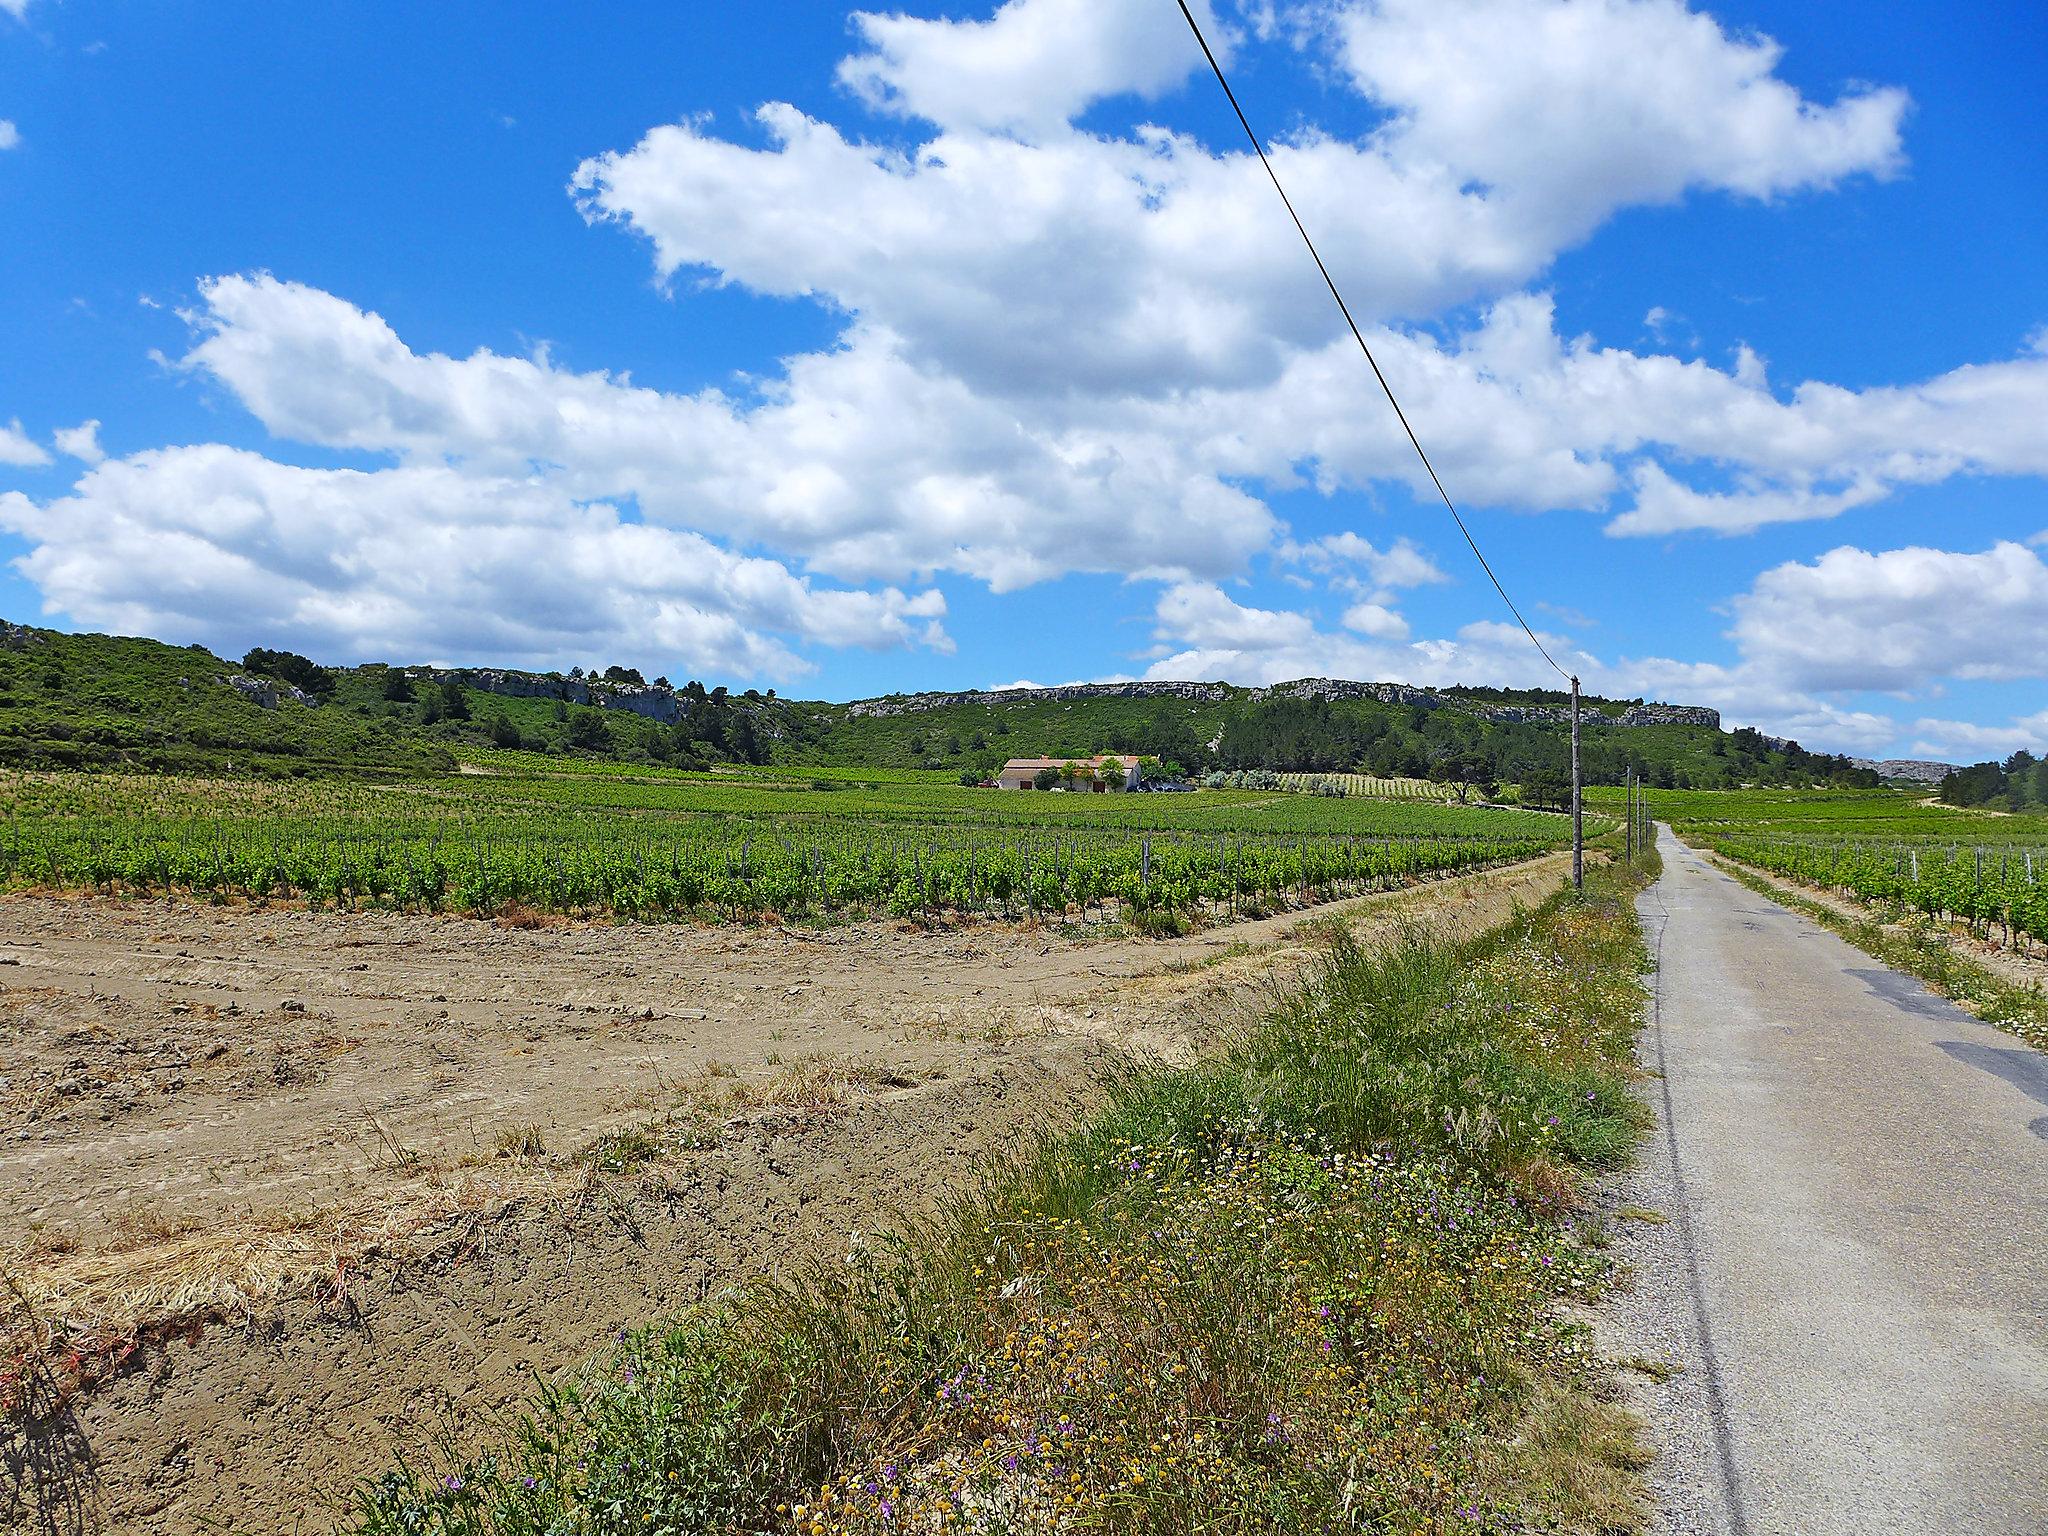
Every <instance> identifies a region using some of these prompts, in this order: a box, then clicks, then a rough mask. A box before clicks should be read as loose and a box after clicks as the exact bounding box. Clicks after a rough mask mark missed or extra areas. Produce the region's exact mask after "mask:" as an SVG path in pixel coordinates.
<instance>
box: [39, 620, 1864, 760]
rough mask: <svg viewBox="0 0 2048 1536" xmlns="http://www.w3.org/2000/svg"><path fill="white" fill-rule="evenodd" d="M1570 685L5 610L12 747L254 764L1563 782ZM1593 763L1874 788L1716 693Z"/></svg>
mask: <svg viewBox="0 0 2048 1536" xmlns="http://www.w3.org/2000/svg"><path fill="white" fill-rule="evenodd" d="M1568 718H1569V700H1568V699H1567V698H1566V696H1565V695H1563V694H1560V693H1555V692H1546V691H1542V690H1513V689H1475V688H1450V689H1442V690H1433V689H1425V688H1416V687H1412V686H1409V685H1407V684H1401V683H1376V682H1353V681H1348V680H1345V679H1337V678H1304V679H1300V680H1297V681H1294V682H1288V683H1280V684H1276V685H1274V686H1272V687H1269V688H1246V687H1238V686H1235V685H1232V684H1228V683H1216V682H1131V683H1094V684H1073V685H1068V686H1064V687H1054V688H1018V689H1005V690H1001V691H997V692H974V691H966V692H948V693H925V694H897V695H890V696H888V697H884V698H874V699H857V700H853V701H851V702H848V703H828V702H823V701H816V700H789V699H781V698H778V697H777V696H776V693H775V691H774V690H773V689H770V690H768V691H767V692H765V693H763V692H759V691H757V690H754V689H748V690H746V691H745V692H743V693H737V694H735V693H730V692H728V691H727V690H726V689H724V688H711V689H707V688H705V687H704V686H703V685H702V684H700V683H696V682H690V683H685V684H683V685H682V686H680V687H678V686H675V685H673V684H671V683H670V682H669V680H668V679H667V678H655V679H654V680H652V681H649V680H647V679H645V678H643V677H642V676H641V674H640V673H638V672H636V671H633V670H632V669H630V668H623V667H610V668H607V669H606V670H605V671H604V672H603V673H602V674H598V673H591V674H586V673H584V672H582V671H581V670H580V669H575V670H572V671H570V672H569V673H567V674H562V673H534V672H523V671H517V670H513V669H507V668H458V669H442V668H432V667H418V666H388V665H382V664H371V665H365V666H356V667H332V668H330V667H323V666H321V665H319V664H318V663H316V662H314V661H312V660H311V659H309V658H307V657H303V656H298V655H295V654H293V653H291V652H289V651H276V650H267V649H266V650H255V651H251V652H250V653H249V654H248V655H247V656H246V657H244V658H243V660H242V662H241V663H240V664H237V663H234V662H230V661H226V660H223V659H222V658H220V657H217V656H214V655H212V654H211V653H210V652H208V651H206V650H204V649H202V648H199V647H178V646H170V645H165V644H162V643H161V642H158V641H154V640H145V639H124V638H116V637H112V636H106V635H72V634H65V633H62V632H60V631H55V630H47V629H36V628H32V627H29V626H25V625H18V624H9V623H6V622H5V621H0V762H5V763H10V764H14V765H18V766H41V767H58V768H99V767H117V766H132V767H139V768H146V769H158V770H184V771H204V772H227V773H251V774H260V775H267V776H279V775H298V774H319V773H347V774H359V775H360V774H371V775H392V774H432V773H444V772H449V771H451V770H452V769H453V768H454V765H455V758H454V753H455V751H456V749H458V748H462V747H466V746H467V747H476V746H484V745H490V746H498V747H507V748H521V749H524V750H527V751H532V752H541V753H551V754H565V755H580V756H586V757H597V758H607V759H613V760H617V761H620V762H624V763H661V764H668V765H672V766H679V767H696V768H701V767H706V766H710V765H714V764H717V763H722V762H741V763H781V764H788V765H791V766H816V767H820V768H823V767H850V766H859V767H871V768H877V769H880V768H916V769H927V770H942V771H945V772H948V773H957V774H962V775H973V776H982V775H985V774H988V773H990V772H991V771H992V770H993V769H994V768H995V767H996V766H998V765H999V764H1001V763H1002V762H1003V761H1004V760H1005V759H1006V758H1009V757H1023V756H1037V755H1045V756H1055V757H1059V756H1069V755H1075V756H1078V755H1080V754H1083V753H1089V752H1101V751H1121V752H1137V753H1143V754H1147V755H1150V756H1154V757H1157V758H1159V759H1161V760H1162V761H1163V762H1165V763H1167V764H1168V765H1170V766H1171V767H1172V768H1174V769H1176V770H1178V771H1180V772H1184V773H1190V774H1192V773H1200V772H1205V771H1210V770H1215V769H1253V768H1264V769H1271V770H1274V771H1279V772H1301V773H1347V772H1357V773H1365V774H1372V775H1376V776H1379V777H1385V778H1402V777H1428V778H1435V779H1439V780H1456V781H1462V782H1468V783H1476V784H1485V783H1489V782H1510V783H1516V784H1521V785H1524V786H1527V787H1529V788H1530V789H1531V790H1533V791H1534V792H1535V793H1534V795H1533V796H1532V798H1535V799H1538V800H1551V799H1555V798H1556V797H1557V795H1558V793H1559V792H1560V791H1561V787H1562V785H1563V784H1564V782H1565V781H1566V779H1567V778H1568V774H1569V744H1568V740H1569V733H1568V730H1567V726H1566V722H1567V720H1568ZM1584 724H1585V727H1586V728H1585V730H1584V731H1583V732H1582V736H1583V750H1582V760H1583V764H1584V768H1585V774H1586V778H1587V781H1588V782H1590V783H1595V784H1607V783H1619V782H1620V781H1621V779H1622V776H1623V775H1624V773H1625V772H1627V771H1630V770H1633V771H1634V772H1636V773H1638V774H1640V775H1641V776H1642V777H1643V778H1645V779H1646V780H1647V781H1648V782H1650V783H1651V784H1653V785H1657V786H1660V787H1671V788H1699V789H1713V788H1722V787H1730V786H1734V785H1739V784H1744V783H1761V784H1810V783H1834V784H1857V785H1871V786H1874V785H1875V784H1876V783H1877V775H1876V774H1875V773H1873V772H1870V771H1869V770H1865V769H1859V768H1857V767H1856V766H1854V765H1852V764H1851V763H1850V761H1849V760H1848V759H1846V758H1841V757H1832V756H1826V755H1820V754H1814V753H1809V752H1807V751H1805V750H1804V749H1803V748H1801V747H1800V746H1799V744H1798V743H1796V742H1786V741H1780V740H1777V739H1775V738H1771V737H1766V736H1762V735H1760V734H1759V733H1758V732H1756V731H1753V730H1747V729H1742V730H1736V731H1733V732H1729V731H1723V730H1722V729H1721V725H1720V717H1719V715H1717V714H1716V713H1715V712H1714V711H1713V710H1710V709H1701V708H1695V707H1688V706H1683V705H1673V704H1659V703H1651V702H1646V701H1644V700H1642V699H1601V698H1589V699H1587V700H1586V701H1585V712H1584Z"/></svg>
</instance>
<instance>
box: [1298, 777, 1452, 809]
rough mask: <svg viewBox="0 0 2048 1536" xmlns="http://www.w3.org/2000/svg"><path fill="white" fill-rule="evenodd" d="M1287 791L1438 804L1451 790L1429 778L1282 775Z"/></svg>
mask: <svg viewBox="0 0 2048 1536" xmlns="http://www.w3.org/2000/svg"><path fill="white" fill-rule="evenodd" d="M1280 780H1281V782H1282V783H1284V784H1285V785H1286V786H1287V787H1288V788H1289V789H1293V790H1301V791H1305V792H1307V793H1309V794H1317V793H1321V794H1336V795H1357V796H1360V797H1362V798H1365V799H1370V800H1434V801H1436V802H1437V803H1439V804H1441V803H1443V802H1444V801H1446V800H1449V799H1450V798H1452V791H1451V790H1449V789H1447V788H1445V787H1444V786H1443V785H1441V784H1438V783H1436V782H1435V781H1434V780H1431V779H1385V778H1380V777H1379V776H1378V775H1376V774H1370V773H1283V774H1281V775H1280Z"/></svg>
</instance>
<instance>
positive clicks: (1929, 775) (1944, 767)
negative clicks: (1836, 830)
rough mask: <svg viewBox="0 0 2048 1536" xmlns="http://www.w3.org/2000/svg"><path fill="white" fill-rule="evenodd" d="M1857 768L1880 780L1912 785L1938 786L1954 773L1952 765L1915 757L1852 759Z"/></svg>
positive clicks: (1954, 766)
mask: <svg viewBox="0 0 2048 1536" xmlns="http://www.w3.org/2000/svg"><path fill="white" fill-rule="evenodd" d="M1849 761H1850V762H1851V763H1853V764H1855V765H1856V766H1857V767H1858V768H1868V769H1870V770H1871V771H1872V772H1873V773H1875V774H1876V775H1877V776H1878V777H1879V778H1881V779H1905V780H1908V781H1909V782H1911V783H1914V784H1939V783H1940V782H1941V781H1942V780H1943V779H1945V778H1947V777H1948V776H1949V775H1950V774H1952V773H1954V772H1955V771H1956V765H1955V764H1954V763H1932V762H1928V761H1927V760H1926V759H1924V758H1916V757H1885V758H1870V757H1852V758H1850V759H1849Z"/></svg>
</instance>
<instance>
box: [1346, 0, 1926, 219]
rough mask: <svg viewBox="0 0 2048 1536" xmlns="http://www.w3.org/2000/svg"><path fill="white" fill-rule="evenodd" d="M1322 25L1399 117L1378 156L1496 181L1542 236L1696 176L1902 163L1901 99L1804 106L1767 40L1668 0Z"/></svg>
mask: <svg viewBox="0 0 2048 1536" xmlns="http://www.w3.org/2000/svg"><path fill="white" fill-rule="evenodd" d="M1335 27H1336V31H1337V35H1338V37H1339V39H1340V43H1341V58H1342V60H1343V63H1344V66H1345V67H1346V68H1347V69H1348V70H1349V71H1350V73H1351V76H1352V78H1353V79H1354V80H1355V81H1356V82H1357V84H1358V86H1359V89H1360V90H1361V91H1363V92H1364V93H1365V94H1366V95H1367V96H1369V97H1370V98H1372V99H1373V100H1374V101H1376V102H1379V103H1381V104H1383V105H1385V106H1387V107H1389V108H1391V109H1393V110H1394V112H1395V113H1396V114H1397V115H1396V117H1395V120H1394V122H1393V123H1392V124H1391V125H1390V126H1389V127H1387V128H1386V129H1384V130H1382V137H1383V139H1384V140H1385V141H1386V144H1387V147H1388V152H1389V154H1390V155H1392V156H1394V157H1395V158H1398V159H1401V160H1404V161H1409V162H1414V163H1424V164H1440V165H1442V166H1444V167H1446V168H1447V169H1449V170H1450V171H1452V172H1454V173H1455V174H1456V175H1457V176H1458V177H1459V178H1460V179H1461V180H1464V181H1471V182H1479V183H1482V184H1484V185H1485V186H1488V187H1490V188H1495V189H1498V192H1499V193H1500V195H1501V196H1502V197H1504V198H1505V199H1507V200H1510V201H1512V202H1514V203H1516V204H1517V205H1520V206H1522V207H1525V208H1526V209H1527V211H1528V214H1529V216H1530V217H1531V218H1533V219H1535V220H1538V221H1540V222H1541V223H1542V224H1544V225H1545V226H1547V227H1549V228H1550V229H1552V230H1553V231H1554V233H1553V235H1552V239H1553V240H1558V241H1562V240H1565V239H1569V238H1570V237H1571V236H1572V235H1573V234H1574V233H1577V232H1580V231H1582V230H1583V229H1584V228H1585V227H1587V226H1588V225H1589V224H1590V223H1591V222H1593V221H1596V220H1598V219H1600V218H1602V217H1604V216H1605V214H1606V213H1607V212H1608V211H1609V210H1611V209H1613V208H1616V207H1622V206H1627V205H1631V204H1643V203H1662V202H1669V201H1671V200H1672V199H1674V198H1676V197H1678V196H1679V195H1680V194H1681V193H1684V192H1686V191H1688V190H1690V189H1692V188H1696V187H1703V188H1718V189H1723V190H1726V191H1729V192H1734V193H1739V194H1741V195H1744V196H1748V197H1759V198H1761V197H1772V196H1776V195H1778V194H1781V193H1786V192H1792V191H1798V190H1802V189H1807V188H1813V187H1826V186H1831V185H1833V184H1834V183H1836V182H1838V181H1840V180H1841V179H1842V178H1843V177H1845V176H1850V175H1855V174H1859V173H1869V174H1875V175H1889V174H1891V173H1893V172H1895V171H1896V170H1897V169H1898V168H1899V166H1900V164H1901V154H1902V151H1901V145H1900V137H1899V127H1900V121H1901V119H1902V117H1903V116H1904V114H1905V110H1906V106H1907V100H1906V96H1905V94H1904V92H1902V91H1898V90H1894V89H1860V90H1854V91H1851V92H1850V93H1849V94H1847V95H1845V96H1844V97H1843V98H1842V99H1841V100H1839V101H1837V102H1835V103H1834V104H1832V105H1821V104H1819V103H1816V102H1812V101H1808V100H1806V99H1805V98H1804V97H1802V96H1801V95H1800V93H1799V92H1798V90H1796V89H1795V88H1794V87H1793V86H1791V85H1790V84H1788V83H1787V82H1785V81H1784V80H1781V79H1779V78H1778V77H1777V74H1776V71H1777V67H1778V64H1779V61H1780V59H1781V57H1782V55H1783V50H1782V49H1781V48H1780V47H1778V45H1777V44H1775V43H1773V42H1770V41H1769V40H1767V39H1761V38H1733V37H1730V36H1729V35H1728V34H1727V33H1726V32H1725V31H1723V30H1722V28H1721V26H1720V24H1719V23H1718V22H1716V21H1715V20H1714V19H1713V18H1712V17H1711V16H1706V15H1702V14H1700V13H1698V12H1695V11H1693V10H1691V9H1689V8H1688V7H1687V6H1686V5H1684V4H1683V3H1681V0H1465V3H1462V4H1459V5H1456V6H1444V5H1441V4H1437V3H1434V0H1363V3H1355V4H1349V5H1342V6H1340V7H1339V8H1338V11H1337V14H1336V20H1335ZM1538 124H1540V125H1541V126H1540V128H1538V129H1536V131H1531V130H1532V126H1533V125H1538Z"/></svg>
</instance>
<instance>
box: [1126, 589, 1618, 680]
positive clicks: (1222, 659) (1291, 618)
mask: <svg viewBox="0 0 2048 1536" xmlns="http://www.w3.org/2000/svg"><path fill="white" fill-rule="evenodd" d="M1367 606H1369V605H1354V606H1353V607H1352V608H1351V609H1350V610H1349V611H1347V613H1346V614H1345V623H1346V625H1347V627H1349V628H1351V629H1352V630H1354V631H1355V632H1354V633H1352V634H1332V633H1329V632H1327V631H1324V630H1320V629H1318V628H1317V627H1316V625H1315V622H1314V620H1313V619H1311V618H1310V617H1309V616H1308V615H1307V614H1303V613H1295V612H1291V611H1289V610H1286V609H1272V608H1257V607H1252V606H1248V605H1246V604H1243V603H1239V602H1237V601H1236V600H1235V599H1234V598H1232V597H1231V596H1230V595H1229V594H1227V593H1225V592H1224V591H1223V590H1222V589H1221V588H1219V587H1216V586H1213V585H1210V584H1206V583H1193V582H1190V583H1182V584H1180V585H1177V586H1174V587H1171V588H1169V589H1167V590H1166V591H1165V592H1164V593H1162V594H1161V595H1160V598H1159V602H1158V605H1157V608H1156V609H1155V612H1154V620H1155V629H1154V638H1155V639H1156V640H1157V641H1158V642H1159V648H1160V650H1161V652H1162V654H1161V655H1160V656H1159V657H1158V659H1157V660H1155V661H1154V662H1153V663H1152V665H1151V667H1150V668H1148V669H1147V671H1146V674H1145V675H1146V676H1147V677H1154V678H1202V679H1221V680H1224V681H1228V682H1234V683H1249V684H1264V683H1277V682H1286V681H1289V680H1290V679H1293V678H1297V677H1346V678H1357V679H1362V680H1365V681H1373V682H1409V683H1422V684H1436V685H1449V684H1452V683H1494V684H1509V685H1517V684H1519V685H1527V686H1549V683H1546V682H1545V679H1549V680H1550V683H1554V682H1555V680H1556V677H1557V674H1556V673H1554V672H1552V671H1551V670H1550V668H1549V667H1548V666H1546V665H1545V664H1544V662H1543V660H1542V658H1541V657H1539V656H1537V654H1536V653H1535V651H1534V650H1533V649H1531V647H1530V645H1529V640H1528V637H1527V636H1526V635H1524V634H1523V633H1522V631H1521V629H1520V628H1519V627H1518V626H1515V625H1512V624H1495V623H1492V622H1490V621H1481V622H1478V623H1473V624H1467V625H1465V626H1463V627H1462V628H1461V629H1459V630H1458V631H1457V634H1456V636H1455V637H1454V638H1451V639H1422V640H1414V641H1408V640H1407V638H1406V637H1407V626H1406V623H1405V621H1403V620H1402V619H1400V617H1399V616H1398V615H1395V614H1387V613H1384V611H1383V613H1382V614H1381V615H1374V614H1372V613H1369V612H1362V611H1361V609H1362V608H1365V607H1367ZM1354 619H1357V620H1359V621H1360V622H1358V623H1353V622H1352V621H1353V620H1354ZM1388 621H1391V622H1388ZM1544 643H1545V644H1546V645H1548V646H1549V647H1550V649H1551V651H1552V653H1553V654H1554V655H1557V656H1558V657H1559V658H1560V659H1561V660H1565V661H1567V663H1568V664H1571V663H1578V664H1581V665H1582V668H1585V669H1590V668H1591V667H1593V666H1594V665H1596V664H1595V663H1594V662H1593V659H1592V658H1590V657H1587V656H1584V655H1582V654H1581V653H1578V652H1575V651H1573V650H1572V649H1571V648H1570V647H1568V646H1567V645H1566V644H1565V643H1564V642H1563V641H1561V640H1559V639H1558V638H1557V637H1556V636H1554V635H1546V636H1545V637H1544Z"/></svg>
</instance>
